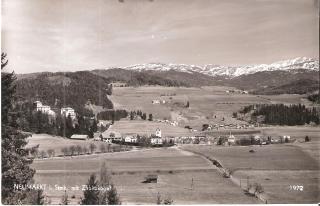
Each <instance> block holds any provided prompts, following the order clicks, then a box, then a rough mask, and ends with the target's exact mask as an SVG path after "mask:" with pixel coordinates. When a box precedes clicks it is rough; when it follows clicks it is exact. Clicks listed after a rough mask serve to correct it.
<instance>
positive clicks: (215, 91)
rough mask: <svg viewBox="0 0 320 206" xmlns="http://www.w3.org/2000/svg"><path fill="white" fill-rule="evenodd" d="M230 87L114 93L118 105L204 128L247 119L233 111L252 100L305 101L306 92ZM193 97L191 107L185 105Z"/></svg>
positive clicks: (148, 88)
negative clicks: (276, 92) (275, 92)
mask: <svg viewBox="0 0 320 206" xmlns="http://www.w3.org/2000/svg"><path fill="white" fill-rule="evenodd" d="M231 89H233V88H230V87H222V86H211V87H209V86H208V87H201V88H184V87H160V86H143V87H115V88H114V89H113V94H112V95H111V96H110V99H111V101H112V102H113V103H114V106H115V108H116V109H127V110H129V111H131V110H142V111H143V112H146V113H148V114H149V113H152V114H153V117H154V118H156V119H169V120H173V121H174V120H176V121H178V122H179V123H180V126H182V127H184V126H186V125H189V126H191V127H194V128H196V129H198V130H199V129H201V126H202V124H205V123H210V124H225V123H227V124H231V123H233V124H237V123H245V122H242V121H239V120H236V119H234V118H232V112H237V111H239V110H240V109H241V108H243V107H245V106H248V105H251V104H269V103H285V104H292V103H295V104H298V103H305V100H304V99H303V97H304V96H302V95H273V96H265V95H260V96H259V95H250V94H229V93H226V91H227V90H231ZM152 100H165V101H166V103H165V104H152ZM188 101H189V103H190V107H189V108H186V107H185V105H186V104H187V102H188Z"/></svg>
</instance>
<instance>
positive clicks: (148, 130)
mask: <svg viewBox="0 0 320 206" xmlns="http://www.w3.org/2000/svg"><path fill="white" fill-rule="evenodd" d="M157 128H159V129H161V131H162V135H164V136H183V135H192V133H191V132H190V131H189V130H188V129H185V128H181V127H177V126H172V125H170V124H166V123H162V122H154V121H143V120H138V121H131V120H121V121H116V122H115V123H114V125H112V126H111V128H110V131H120V132H121V133H136V134H141V135H142V134H145V135H151V134H154V133H155V131H156V129H157Z"/></svg>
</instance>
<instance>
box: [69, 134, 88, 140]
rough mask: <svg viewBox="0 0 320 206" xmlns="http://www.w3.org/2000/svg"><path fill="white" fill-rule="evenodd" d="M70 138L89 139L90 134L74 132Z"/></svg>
mask: <svg viewBox="0 0 320 206" xmlns="http://www.w3.org/2000/svg"><path fill="white" fill-rule="evenodd" d="M70 139H88V135H84V134H74V135H72V136H71V137H70Z"/></svg>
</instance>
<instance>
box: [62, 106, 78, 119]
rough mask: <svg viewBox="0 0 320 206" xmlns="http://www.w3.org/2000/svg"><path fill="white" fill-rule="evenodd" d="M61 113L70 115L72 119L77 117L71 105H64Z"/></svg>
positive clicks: (66, 115)
mask: <svg viewBox="0 0 320 206" xmlns="http://www.w3.org/2000/svg"><path fill="white" fill-rule="evenodd" d="M61 115H63V116H65V117H68V116H69V115H70V117H71V119H75V118H76V113H75V112H74V109H72V108H71V107H62V108H61Z"/></svg>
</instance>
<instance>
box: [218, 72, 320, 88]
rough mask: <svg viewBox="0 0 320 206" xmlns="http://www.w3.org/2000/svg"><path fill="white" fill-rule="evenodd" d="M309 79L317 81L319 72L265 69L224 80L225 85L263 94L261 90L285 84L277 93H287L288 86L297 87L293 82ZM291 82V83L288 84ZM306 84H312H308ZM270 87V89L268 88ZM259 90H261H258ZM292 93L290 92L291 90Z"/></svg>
mask: <svg viewBox="0 0 320 206" xmlns="http://www.w3.org/2000/svg"><path fill="white" fill-rule="evenodd" d="M304 80H307V81H308V80H310V82H317V81H319V74H318V72H317V71H305V70H296V71H295V72H288V71H265V72H257V73H254V74H249V75H242V76H239V77H236V78H233V79H229V80H226V81H224V82H225V85H229V86H234V87H237V88H239V89H244V90H250V91H252V92H253V91H254V92H255V93H257V94H258V93H259V94H260V93H261V94H263V91H264V90H265V91H270V93H271V91H272V88H277V87H281V86H284V85H287V86H286V87H287V88H283V89H282V90H278V91H276V90H275V92H277V93H287V92H290V89H291V88H290V86H293V87H294V88H297V86H295V85H294V84H291V83H294V82H299V81H304ZM290 84H291V85H290ZM307 86H311V89H312V88H313V85H311V84H308V85H307ZM307 86H306V87H305V90H308V87H307ZM269 88H271V89H269ZM260 91H261V92H260ZM270 93H269V94H270ZM291 93H292V92H291Z"/></svg>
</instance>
